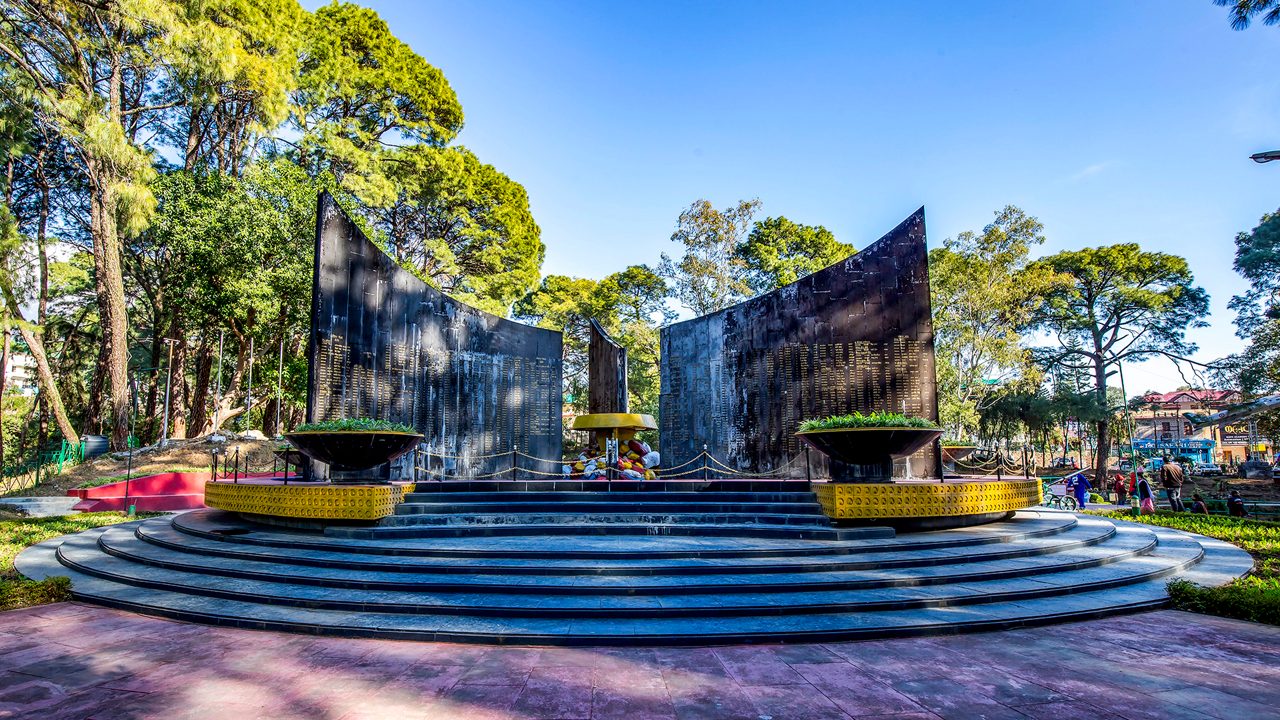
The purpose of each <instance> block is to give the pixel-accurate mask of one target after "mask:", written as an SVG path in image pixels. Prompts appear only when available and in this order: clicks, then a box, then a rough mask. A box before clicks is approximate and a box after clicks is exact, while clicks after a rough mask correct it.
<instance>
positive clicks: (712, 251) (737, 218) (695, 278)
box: [658, 199, 760, 315]
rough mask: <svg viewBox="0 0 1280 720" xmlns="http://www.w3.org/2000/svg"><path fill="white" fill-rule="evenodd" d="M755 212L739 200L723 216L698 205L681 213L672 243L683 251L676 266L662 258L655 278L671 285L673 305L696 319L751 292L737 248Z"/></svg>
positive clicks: (755, 205)
mask: <svg viewBox="0 0 1280 720" xmlns="http://www.w3.org/2000/svg"><path fill="white" fill-rule="evenodd" d="M759 209H760V201H759V200H756V199H753V200H739V201H738V204H737V205H734V206H732V207H728V208H725V209H724V210H717V209H716V208H715V206H714V205H712V204H711V202H710V201H708V200H698V201H696V202H694V203H693V204H692V205H690V206H689V207H688V208H686V209H685V210H684V212H682V213H680V218H679V219H678V220H677V221H676V230H675V232H673V233H672V234H671V241H672V242H675V243H680V245H681V246H683V247H684V255H683V256H682V257H681V258H680V260H679V261H676V260H673V259H672V258H671V257H670V256H668V255H667V254H666V253H663V254H662V263H661V264H660V266H659V270H658V272H659V274H661V275H662V276H663V277H664V278H666V280H667V281H668V282H669V283H671V287H672V290H673V293H674V295H675V297H676V299H677V300H678V301H679V302H680V303H681V304H682V305H684V306H685V307H687V308H689V310H691V311H693V313H694V314H695V315H706V314H707V313H712V312H715V311H717V310H723V309H724V308H727V307H729V306H730V305H733V304H734V303H736V302H738V301H740V300H742V299H743V298H744V297H745V296H746V295H747V293H749V292H750V291H751V286H750V285H749V284H748V283H747V281H746V279H745V278H744V274H745V271H746V262H745V261H744V260H743V258H742V257H741V256H740V255H739V253H738V246H739V245H740V244H742V243H743V242H744V241H745V240H746V235H747V232H748V230H749V229H750V228H751V219H752V218H753V217H754V216H755V214H756V211H757V210H759Z"/></svg>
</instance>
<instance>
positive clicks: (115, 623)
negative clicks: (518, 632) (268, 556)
mask: <svg viewBox="0 0 1280 720" xmlns="http://www.w3.org/2000/svg"><path fill="white" fill-rule="evenodd" d="M17 717H22V718H27V717H29V718H41V719H42V720H58V719H61V718H66V719H68V720H71V719H83V718H97V719H99V720H109V719H126V720H134V719H137V718H165V719H166V720H170V719H172V720H177V719H180V718H218V719H221V718H231V719H232V720H252V719H253V718H271V719H272V720H277V719H281V720H283V719H287V718H321V719H325V720H357V719H359V718H378V719H379V720H394V719H397V718H424V719H425V718H442V719H443V718H447V719H449V720H453V719H457V720H462V719H464V718H495V719H517V718H518V719H520V720H534V719H537V718H554V719H556V720H568V719H570V718H581V719H583V720H588V719H604V718H618V719H620V720H621V719H625V720H669V719H679V720H685V719H689V720H693V719H694V718H698V719H702V718H733V719H735V720H736V719H739V718H747V719H751V718H754V719H757V720H759V719H762V718H763V719H768V720H786V719H787V718H803V719H804V720H824V719H827V718H831V719H844V718H850V717H857V718H893V719H894V720H917V719H920V720H924V719H926V718H927V719H928V720H938V718H944V719H946V720H952V719H955V720H968V719H969V718H987V719H988V720H995V719H998V718H1035V719H1037V720H1058V719H1060V718H1061V719H1066V718H1070V719H1071V720H1081V719H1084V718H1124V719H1126V720H1139V719H1146V718H1153V719H1155V718H1159V719H1161V720H1171V719H1177V718H1188V719H1192V718H1195V719H1200V718H1224V719H1228V720H1257V719H1261V718H1280V628H1274V627H1268V626H1264V625H1255V624H1252V623H1244V622H1236V621H1232V620H1222V619H1218V618H1212V617H1204V616H1199V615H1191V614H1188V613H1180V612H1174V611H1165V612H1153V613H1146V614H1142V615H1132V616H1127V617H1120V618H1113V619H1107V620H1097V621H1092V622H1083V623H1073V624H1068V625H1059V626H1054V627H1047V628H1037V629H1029V630H1014V631H1007V632H997V633H985V634H978V635H963V636H955V637H941V638H921V639H904V640H882V641H874V642H851V643H829V644H824V645H757V646H738V647H719V648H688V649H684V648H639V649H616V648H583V649H576V648H501V647H493V648H491V647H483V646H475V645H450V644H445V643H415V642H400V641H394V640H347V639H340V638H315V637H308V636H303V635H286V634H278V633H265V632H254V631H249V630H229V629H224V628H212V627H204V626H200V625H191V624H187V623H179V622H170V621H166V620H160V619H156V618H148V617H142V616H139V615H132V614H129V613H124V612H118V611H113V610H107V609H103V608H97V607H92V606H87V605H80V604H75V603H63V604H58V605H48V606H44V607H38V608H29V609H26V610H15V611H12V612H7V613H0V718H17Z"/></svg>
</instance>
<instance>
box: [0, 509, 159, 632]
mask: <svg viewBox="0 0 1280 720" xmlns="http://www.w3.org/2000/svg"><path fill="white" fill-rule="evenodd" d="M139 517H150V515H148V514H145V513H144V514H141V515H139ZM131 519H132V518H129V517H127V516H126V515H125V514H124V513H119V512H101V513H80V514H78V515H66V516H60V517H43V518H20V519H17V520H0V610H12V609H14V608H19V607H27V606H30V605H39V604H42V603H51V602H61V601H64V600H70V599H71V581H70V580H68V579H67V578H65V577H51V578H48V579H46V580H42V581H39V582H36V581H34V580H27V579H25V578H22V577H20V576H19V575H18V572H17V570H15V569H14V567H13V560H14V558H16V557H17V556H18V553H20V552H22V550H23V549H24V548H26V547H28V546H30V545H35V544H36V543H40V542H44V541H45V540H49V539H51V538H55V537H57V536H59V535H66V534H68V533H75V532H80V531H81V530H88V529H90V528H96V527H102V526H104V525H114V524H116V523H121V522H127V521H129V520H131Z"/></svg>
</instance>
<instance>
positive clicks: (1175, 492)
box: [1160, 456, 1187, 512]
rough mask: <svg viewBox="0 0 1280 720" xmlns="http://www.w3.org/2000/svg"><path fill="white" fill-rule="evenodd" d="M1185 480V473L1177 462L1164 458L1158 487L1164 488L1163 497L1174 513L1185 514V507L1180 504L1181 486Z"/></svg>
mask: <svg viewBox="0 0 1280 720" xmlns="http://www.w3.org/2000/svg"><path fill="white" fill-rule="evenodd" d="M1186 480H1187V473H1186V471H1185V470H1183V469H1182V465H1181V464H1179V463H1178V461H1177V460H1171V459H1169V458H1168V457H1167V456H1166V457H1165V461H1164V464H1162V465H1161V466H1160V486H1161V487H1163V488H1164V494H1165V497H1166V498H1168V499H1169V508H1170V509H1171V510H1173V511H1174V512H1185V511H1186V509H1187V506H1186V505H1183V504H1182V484H1183V483H1184V482H1186Z"/></svg>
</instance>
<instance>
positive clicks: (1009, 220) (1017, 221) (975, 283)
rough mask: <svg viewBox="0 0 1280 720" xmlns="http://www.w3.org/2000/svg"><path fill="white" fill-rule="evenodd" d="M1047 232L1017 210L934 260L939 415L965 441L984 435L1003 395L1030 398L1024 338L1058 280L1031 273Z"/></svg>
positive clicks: (947, 244)
mask: <svg viewBox="0 0 1280 720" xmlns="http://www.w3.org/2000/svg"><path fill="white" fill-rule="evenodd" d="M1043 231H1044V226H1043V225H1042V224H1041V223H1040V221H1039V220H1037V219H1036V218H1035V217H1032V216H1030V215H1028V214H1026V213H1025V212H1023V211H1022V210H1021V209H1019V208H1017V207H1014V206H1012V205H1009V206H1006V207H1005V208H1003V209H1002V210H1000V211H998V212H996V213H995V220H994V221H993V222H992V223H991V224H989V225H987V226H986V227H985V228H983V229H982V232H980V233H975V232H971V231H966V232H962V233H960V234H959V235H957V236H956V237H954V238H948V239H947V240H946V241H944V242H943V244H942V247H939V248H934V249H933V250H932V251H930V253H929V282H930V290H931V291H932V294H933V329H934V342H935V346H936V352H937V358H938V401H939V402H938V405H939V408H938V411H939V415H940V416H941V420H942V424H943V426H944V427H947V428H948V429H949V430H950V432H952V433H954V434H955V435H956V436H957V437H967V436H969V435H970V434H972V433H973V431H974V430H976V429H977V428H976V424H977V421H978V419H979V417H980V415H981V412H982V410H983V408H984V405H985V404H986V403H988V402H990V401H991V400H992V399H994V398H992V397H990V396H991V392H990V391H991V390H992V389H993V388H995V387H1004V388H1009V386H1010V385H1011V384H1013V385H1018V386H1019V388H1018V389H1020V390H1025V389H1026V388H1025V387H1022V385H1025V384H1026V383H1019V382H1018V381H1019V380H1032V381H1033V383H1032V384H1033V385H1034V384H1035V383H1034V377H1027V373H1028V371H1029V370H1030V363H1029V359H1030V358H1029V353H1028V352H1027V349H1026V347H1025V346H1024V344H1023V332H1022V331H1023V330H1024V329H1025V328H1026V327H1027V326H1028V325H1029V324H1030V322H1031V321H1032V318H1033V314H1034V312H1035V310H1036V309H1037V308H1038V307H1039V306H1040V303H1041V302H1042V298H1043V297H1044V296H1045V295H1047V294H1049V293H1050V292H1052V291H1053V290H1054V287H1055V283H1056V282H1057V279H1056V278H1055V275H1054V273H1052V272H1050V271H1048V270H1047V268H1045V267H1043V266H1037V267H1031V261H1030V255H1031V249H1032V248H1034V247H1036V246H1038V245H1041V244H1042V243H1044V234H1043Z"/></svg>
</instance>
